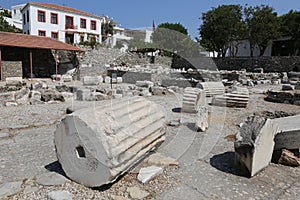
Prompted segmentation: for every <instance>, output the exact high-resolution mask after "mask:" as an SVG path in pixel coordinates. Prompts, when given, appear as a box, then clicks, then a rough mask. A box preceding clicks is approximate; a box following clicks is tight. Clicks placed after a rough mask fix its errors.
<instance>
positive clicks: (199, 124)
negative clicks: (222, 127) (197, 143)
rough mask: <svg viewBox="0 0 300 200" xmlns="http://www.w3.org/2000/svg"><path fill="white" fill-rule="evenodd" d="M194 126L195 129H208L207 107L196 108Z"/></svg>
mask: <svg viewBox="0 0 300 200" xmlns="http://www.w3.org/2000/svg"><path fill="white" fill-rule="evenodd" d="M195 128H196V130H197V131H202V132H203V131H206V130H207V129H208V108H207V107H206V106H201V107H200V108H199V110H198V113H197V117H196V123H195Z"/></svg>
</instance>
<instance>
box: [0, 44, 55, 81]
mask: <svg viewBox="0 0 300 200" xmlns="http://www.w3.org/2000/svg"><path fill="white" fill-rule="evenodd" d="M1 49H2V51H1V52H2V62H5V61H18V62H22V76H23V77H25V78H26V77H27V78H28V77H30V50H29V49H25V48H14V47H2V48H1ZM31 52H32V70H33V75H34V77H39V78H44V77H50V76H51V75H52V74H55V71H56V70H55V60H54V57H53V55H52V53H51V50H46V49H32V51H31Z"/></svg>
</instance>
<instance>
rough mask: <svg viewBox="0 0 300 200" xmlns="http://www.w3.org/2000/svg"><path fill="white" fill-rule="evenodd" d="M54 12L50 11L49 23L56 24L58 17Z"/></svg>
mask: <svg viewBox="0 0 300 200" xmlns="http://www.w3.org/2000/svg"><path fill="white" fill-rule="evenodd" d="M57 16H58V15H57V14H56V13H51V24H58V20H57V19H58V18H57Z"/></svg>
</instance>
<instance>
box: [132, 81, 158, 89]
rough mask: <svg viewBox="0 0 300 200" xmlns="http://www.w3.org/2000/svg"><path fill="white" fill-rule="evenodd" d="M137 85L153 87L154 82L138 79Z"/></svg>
mask: <svg viewBox="0 0 300 200" xmlns="http://www.w3.org/2000/svg"><path fill="white" fill-rule="evenodd" d="M135 85H136V86H138V87H145V88H150V87H153V85H154V83H153V82H151V81H136V82H135Z"/></svg>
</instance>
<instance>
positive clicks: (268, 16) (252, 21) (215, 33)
mask: <svg viewBox="0 0 300 200" xmlns="http://www.w3.org/2000/svg"><path fill="white" fill-rule="evenodd" d="M201 20H202V24H201V26H200V28H199V34H200V38H199V39H198V41H199V43H200V44H201V45H202V46H203V47H204V48H205V49H206V50H207V51H213V52H214V51H215V52H218V55H219V56H225V54H226V51H227V50H228V49H229V50H230V51H229V53H230V56H235V54H236V52H237V51H238V42H239V41H242V40H244V39H248V40H249V42H250V51H251V55H250V56H253V51H254V47H255V46H256V45H257V47H258V48H259V50H260V56H261V55H263V53H264V51H265V49H266V48H267V47H268V45H269V44H271V43H272V41H273V40H274V39H277V38H279V37H280V36H283V35H285V36H286V35H289V36H291V37H292V38H293V39H294V40H295V41H296V42H295V45H296V46H297V47H296V49H299V44H300V41H299V40H300V39H299V38H300V36H299V34H300V33H299V32H300V31H299V30H300V28H299V27H300V14H299V12H295V11H291V12H289V13H288V14H286V15H284V16H281V17H278V16H277V13H276V12H274V10H273V8H271V7H270V6H265V5H260V6H255V7H252V6H249V7H247V6H246V7H244V8H243V7H242V6H240V5H221V6H219V7H217V8H212V9H211V10H209V11H208V12H206V13H203V14H202V17H201ZM232 49H234V50H235V52H234V51H232Z"/></svg>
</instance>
